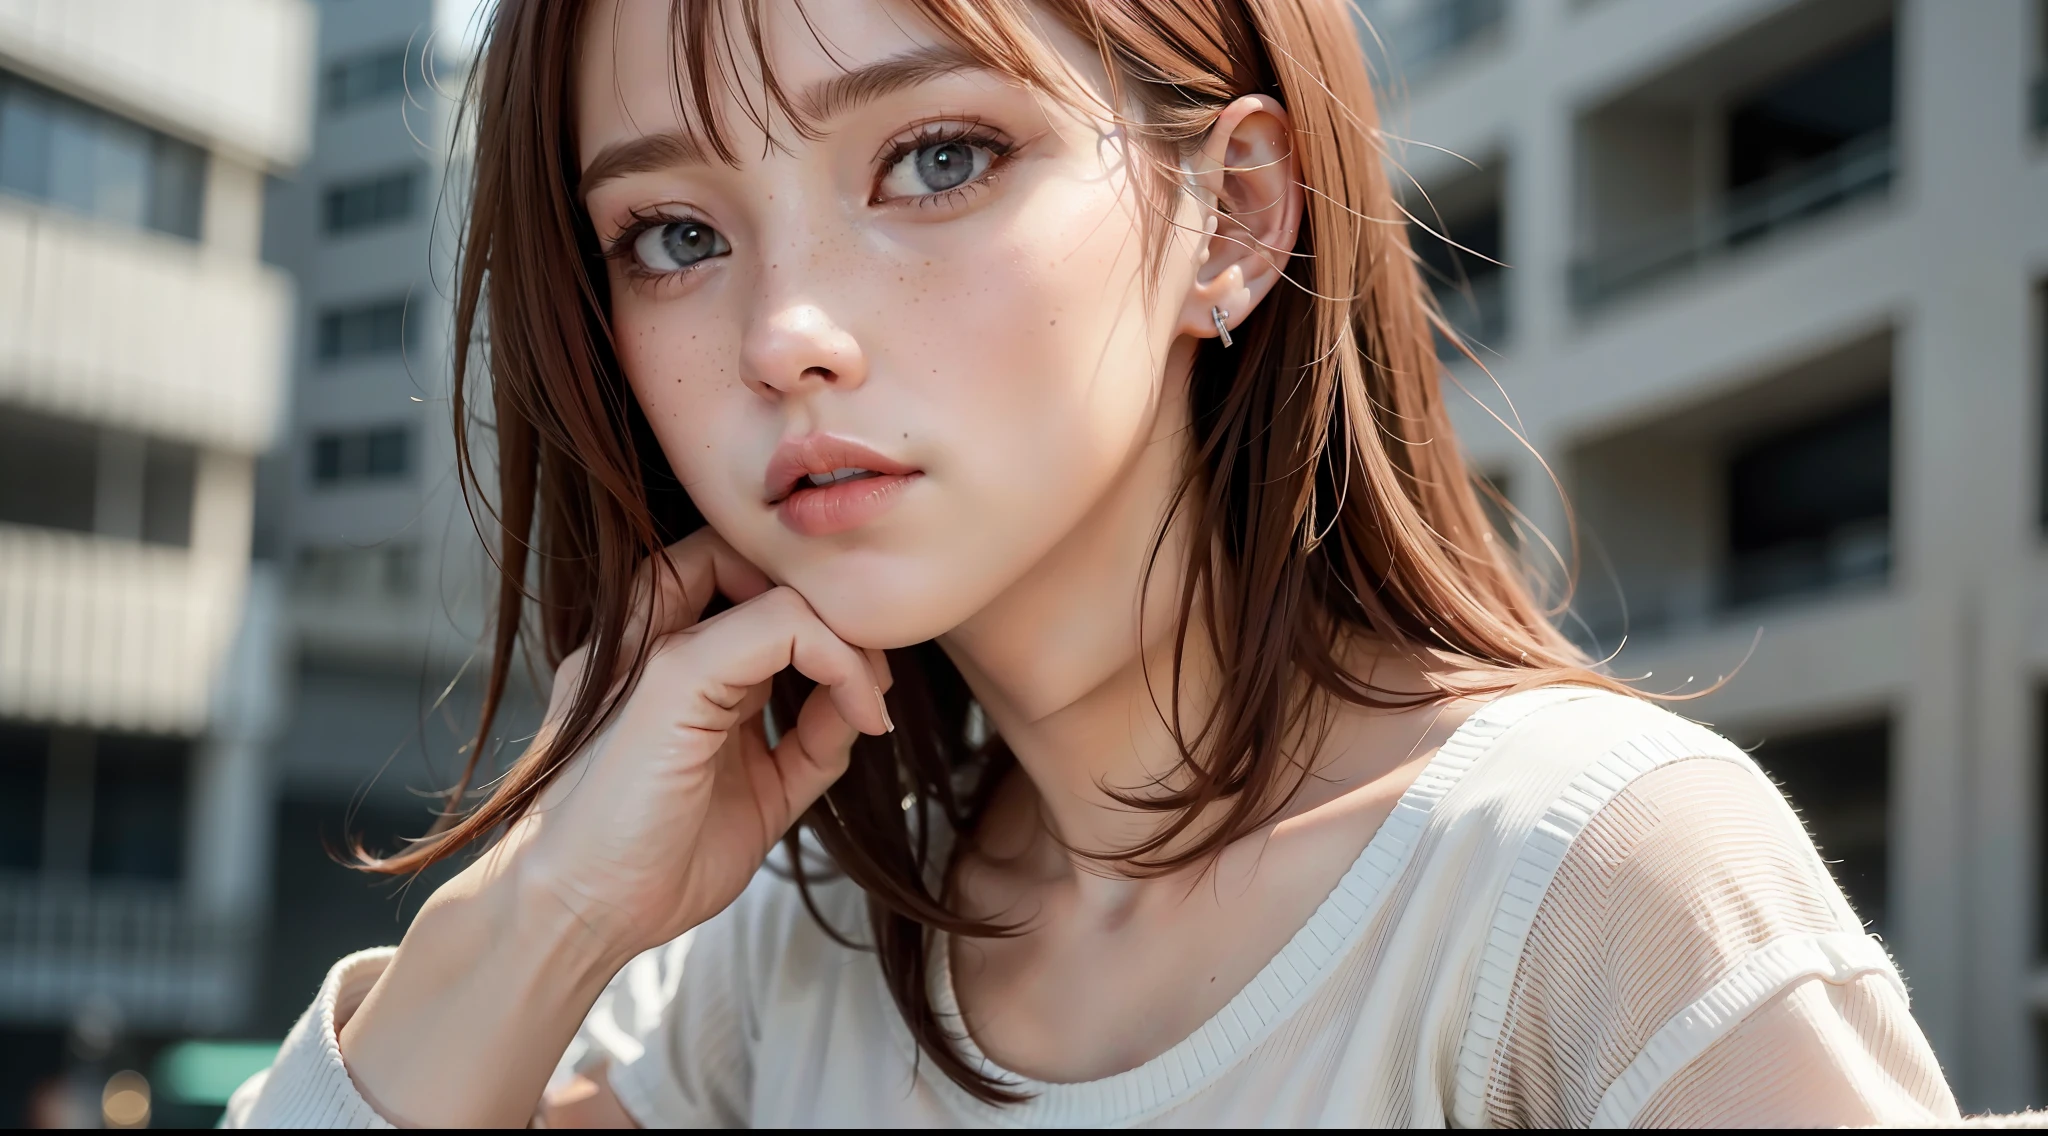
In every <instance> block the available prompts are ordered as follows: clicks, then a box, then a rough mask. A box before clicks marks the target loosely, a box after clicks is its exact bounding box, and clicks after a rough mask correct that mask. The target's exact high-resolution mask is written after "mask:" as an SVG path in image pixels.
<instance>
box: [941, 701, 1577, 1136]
mask: <svg viewBox="0 0 2048 1136" xmlns="http://www.w3.org/2000/svg"><path fill="white" fill-rule="evenodd" d="M1591 693H1594V692H1593V691H1592V690H1591V689H1590V688H1586V687H1576V686H1564V687H1542V688H1539V689H1536V690H1529V691H1522V692H1518V693H1515V694H1510V695H1506V696H1503V697H1500V698H1496V699H1494V700H1493V701H1491V702H1488V703H1487V704H1485V705H1484V706H1481V707H1479V708H1478V709H1477V710H1475V711H1473V712H1472V715H1471V716H1470V717H1468V718H1466V719H1465V721H1464V722H1463V723H1461V724H1460V725H1459V726H1458V728H1457V729H1456V730H1453V731H1452V732H1451V736H1450V737H1449V738H1447V739H1445V741H1444V743H1443V744H1442V745H1441V746H1439V747H1438V749H1437V752H1436V755H1435V756H1434V757H1432V758H1430V760H1429V762H1428V764H1426V765H1424V766H1423V768H1422V772H1421V773H1419V774H1417V775H1416V778H1415V780H1414V781H1413V782H1412V783H1410V784H1409V786H1408V788H1407V789H1406V790H1405V791H1404V792H1402V794H1401V796H1400V798H1399V799H1398V800H1396V801H1395V802H1394V808H1393V810H1392V811H1391V812H1389V813H1388V814H1387V817H1386V819H1385V820H1383V821H1381V822H1380V827H1379V830H1378V831H1376V832H1374V833H1373V835H1372V839H1370V840H1368V841H1367V842H1366V845H1365V848H1364V849H1363V850H1362V851H1360V852H1359V854H1358V857H1357V858H1356V859H1355V860H1353V861H1352V862H1351V866H1350V867H1349V868H1347V869H1346V870H1345V872H1344V874H1343V876H1341V877H1340V878H1339V879H1338V880H1337V883H1336V886H1334V887H1332V888H1331V889H1330V894H1329V895H1327V896H1326V897H1324V899H1323V901H1322V902H1321V903H1320V904H1318V905H1317V906H1316V909H1315V911H1314V913H1313V914H1311V915H1310V916H1309V918H1308V922H1306V923H1304V924H1303V925H1302V927H1301V929H1300V930H1298V931H1296V932H1295V933H1294V935H1293V936H1292V937H1291V938H1289V939H1288V941H1287V944H1286V945H1285V946H1283V947H1281V948H1280V950H1279V952H1278V953H1277V954H1275V955H1274V956H1273V957H1272V958H1271V959H1270V960H1268V961H1267V963H1266V965H1265V966H1264V967H1261V968H1260V970H1259V972H1258V973H1257V974H1255V975H1253V976H1252V978H1251V981H1249V982H1247V983H1246V984H1245V985H1244V987H1243V988H1242V989H1240V990H1239V991H1238V992H1237V993H1236V994H1235V995H1234V996H1233V997H1232V998H1231V999H1230V1001H1228V1002H1226V1003H1224V1005H1223V1008H1222V1009H1220V1010H1218V1011H1217V1012H1216V1013H1215V1014H1214V1015H1213V1016H1211V1017H1210V1018H1209V1020H1208V1021H1206V1022H1204V1023H1203V1024H1202V1025H1201V1026H1200V1027H1198V1028H1197V1029H1196V1030H1195V1032H1193V1033H1191V1034H1189V1035H1188V1036H1187V1037H1185V1038H1182V1039H1181V1040H1180V1041H1179V1042H1177V1043H1176V1044H1174V1045H1173V1046H1172V1047H1171V1048H1169V1049H1168V1050H1167V1051H1166V1052H1164V1053H1162V1054H1160V1055H1159V1056H1157V1057H1154V1058H1153V1059H1151V1060H1150V1061H1147V1062H1145V1063H1144V1064H1142V1065H1139V1066H1137V1067H1135V1068H1132V1069H1127V1070H1125V1071H1123V1072H1121V1073H1112V1074H1110V1075H1109V1076H1107V1077H1101V1078H1097V1079H1096V1080H1092V1081H1040V1080H1037V1079H1035V1078H1031V1077H1026V1076H1024V1075H1023V1074H1020V1073H1015V1072H1012V1071H1010V1070H1008V1069H1005V1068H1003V1067H1002V1066H1000V1065H998V1064H997V1063H996V1062H995V1061H994V1060H992V1059H991V1058H989V1056H988V1055H987V1054H985V1053H983V1052H982V1051H981V1047H980V1046H979V1045H977V1044H976V1043H975V1041H974V1038H973V1037H972V1035H970V1034H969V1033H968V1032H967V1030H966V1029H965V1028H964V1026H963V1025H962V1022H963V1019H962V1017H961V1014H960V1003H959V1000H958V998H957V996H956V995H955V993H954V990H953V965H952V951H951V945H950V943H949V942H948V941H947V937H946V936H944V935H939V936H935V937H934V942H933V949H932V959H933V961H932V981H931V987H932V1003H933V1005H932V1008H933V1010H934V1011H935V1012H936V1015H937V1017H938V1018H939V1020H940V1021H941V1022H945V1023H948V1025H949V1026H951V1027H952V1028H953V1029H954V1032H955V1035H956V1037H957V1038H958V1041H957V1042H956V1044H957V1046H958V1048H959V1051H960V1054H961V1056H962V1057H964V1058H966V1060H967V1063H968V1065H969V1066H970V1067H974V1068H978V1069H980V1070H981V1072H982V1073H983V1074H985V1075H987V1076H990V1077H994V1078H997V1079H998V1080H1002V1081H1007V1082H1010V1083H1011V1084H1012V1085H1013V1086H1014V1087H1015V1088H1016V1089H1017V1090H1018V1091H1020V1092H1022V1093H1025V1094H1027V1098H1028V1099H1026V1100H1024V1101H1023V1102H1021V1103H1018V1104H1011V1105H1000V1106H998V1105H990V1104H987V1103H985V1102H983V1101H979V1100H976V1099H975V1098H973V1097H972V1096H969V1095H968V1094H967V1092H966V1091H965V1090H963V1089H961V1088H960V1087H959V1086H958V1085H955V1084H953V1083H952V1082H951V1081H950V1080H949V1079H947V1078H945V1077H934V1078H932V1080H933V1081H936V1082H940V1083H942V1084H943V1090H944V1091H946V1092H947V1093H949V1094H950V1095H951V1097H952V1098H953V1100H954V1102H955V1104H956V1106H957V1107H959V1108H961V1109H962V1110H963V1111H965V1112H967V1113H969V1114H970V1115H973V1116H974V1117H976V1118H977V1119H979V1120H980V1121H982V1122H985V1123H990V1124H996V1125H1001V1126H1004V1127H1020V1128H1037V1127H1071V1126H1080V1125H1087V1126H1104V1125H1119V1124H1131V1123H1136V1122H1138V1121H1141V1120H1143V1119H1144V1118H1145V1117H1146V1116H1148V1115H1151V1114H1153V1113H1157V1112H1159V1111H1161V1110H1163V1109H1165V1108H1168V1107H1170V1106H1172V1105H1173V1104H1174V1103H1176V1102H1177V1101H1178V1100H1179V1099H1181V1098H1183V1097H1185V1096H1187V1095H1188V1094H1189V1093H1191V1092H1193V1091H1194V1090H1197V1089H1199V1088H1201V1087H1203V1086H1204V1085H1206V1084H1208V1083H1209V1082H1210V1081H1212V1080H1214V1079H1215V1078H1216V1077H1217V1076H1219V1075H1220V1074H1222V1073H1223V1072H1224V1071H1226V1070H1227V1069H1229V1068H1230V1067H1231V1066H1232V1065H1234V1064H1235V1063H1236V1062H1237V1061H1238V1060H1239V1059H1240V1058H1241V1057H1243V1056H1244V1055H1245V1054H1246V1053H1248V1052H1250V1051H1251V1050H1252V1049H1253V1048H1254V1047H1255V1046H1256V1045H1257V1044H1258V1043H1259V1042H1260V1041H1262V1040H1264V1038H1265V1037H1266V1035H1267V1034H1269V1033H1270V1032H1271V1031H1272V1030H1273V1029H1274V1028H1275V1027H1276V1026H1278V1025H1279V1024H1280V1023H1282V1022H1284V1021H1286V1020H1287V1018H1288V1017H1289V1016H1291V1015H1292V1014H1293V1012H1294V1011H1295V1010H1296V1009H1297V1008H1298V1007H1299V1006H1300V1005H1301V1003H1302V1002H1303V1001H1304V1000H1306V999H1307V997H1308V996H1309V995H1310V994H1312V993H1313V992H1314V990H1315V988H1316V987H1317V986H1318V985H1320V984H1321V982H1322V981H1323V979H1324V978H1326V977H1327V976H1328V974H1329V972H1330V971H1331V969H1332V967H1333V965H1334V964H1335V963H1336V962H1337V961H1338V960H1339V959H1340V958H1342V956H1343V955H1344V954H1346V953H1347V952H1348V951H1349V949H1350V948H1351V947H1352V946H1353V945H1354V944H1355V943H1356V941H1357V938H1358V936H1359V934H1360V933H1361V932H1362V931H1363V930H1364V928H1365V927H1366V925H1367V924H1368V923H1369V922H1370V919H1371V916H1372V915H1373V913H1374V912H1375V911H1376V910H1377V909H1378V908H1379V906H1380V903H1381V901H1382V900H1383V899H1384V898H1385V895H1386V891H1387V887H1388V885H1389V884H1391V883H1392V882H1393V881H1394V880H1395V878H1396V877H1398V876H1399V875H1400V874H1401V872H1402V871H1403V869H1405V868H1406V867H1407V866H1408V862H1409V860H1410V859H1411V858H1412V856H1413V855H1414V852H1415V848H1416V845H1417V843H1418V842H1419V841H1420V839H1421V837H1422V835H1423V832H1424V829H1425V828H1426V827H1427V825H1428V823H1429V820H1430V818H1431V816H1432V815H1433V814H1434V813H1435V811H1436V808H1437V806H1438V805H1439V804H1440V803H1441V802H1442V801H1443V799H1444V798H1445V797H1446V796H1448V795H1449V793H1450V791H1451V790H1452V789H1453V788H1455V787H1456V786H1457V784H1458V782H1459V781H1460V780H1461V779H1462V778H1463V777H1464V775H1465V773H1466V772H1467V771H1468V770H1470V769H1471V768H1472V767H1473V765H1475V764H1477V762H1478V761H1479V759H1480V758H1482V757H1484V756H1485V755H1486V753H1487V752H1488V751H1489V750H1490V749H1492V748H1493V745H1494V743H1495V742H1496V741H1497V740H1498V739H1499V737H1500V735H1501V734H1502V733H1504V732H1506V730H1507V729H1508V728H1509V727H1510V726H1512V725H1514V724H1515V723H1517V722H1519V721H1520V720H1521V719H1522V718H1524V717H1526V714H1527V712H1529V711H1533V710H1535V709H1538V708H1540V707H1541V706H1543V705H1548V704H1549V703H1551V702H1553V701H1565V700H1569V699H1570V698H1573V697H1577V696H1579V695H1581V694H1591ZM1531 703H1535V705H1531ZM1510 711H1514V712H1513V713H1510ZM906 1040H907V1037H906Z"/></svg>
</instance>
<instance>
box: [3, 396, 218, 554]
mask: <svg viewBox="0 0 2048 1136" xmlns="http://www.w3.org/2000/svg"><path fill="white" fill-rule="evenodd" d="M198 464H199V452H198V450H197V449H195V448H194V447H192V446H190V445H187V444H185V443H182V442H170V441H165V440H163V439H160V438H145V437H143V436H141V435H139V434H132V433H129V432H128V431H124V430H116V429H112V428H109V427H102V426H95V425H92V424H90V423H85V422H78V421H74V420H71V419H67V418H59V417H56V416H53V415H47V414H38V413H35V412H34V411H27V410H13V409H4V410H0V523H5V524H15V525H28V526H33V527H36V528H48V529H62V530H65V531H69V532H85V533H90V532H96V533H99V534H101V535H103V536H110V537H116V538H118V539H122V540H142V541H147V542H149V543H151V544H167V545H173V546H177V547H186V546H189V545H190V544H191V542H192V495H193V492H194V489H195V487H196V485H197V477H198Z"/></svg>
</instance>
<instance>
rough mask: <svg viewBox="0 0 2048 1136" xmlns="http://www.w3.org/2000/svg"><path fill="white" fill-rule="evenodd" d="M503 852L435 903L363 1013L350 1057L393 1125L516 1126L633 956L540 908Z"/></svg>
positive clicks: (367, 1094)
mask: <svg viewBox="0 0 2048 1136" xmlns="http://www.w3.org/2000/svg"><path fill="white" fill-rule="evenodd" d="M494 855H495V854H486V855H485V856H484V857H483V858H482V859H480V860H479V861H477V862H476V863H474V864H471V865H470V866H469V868H467V869H465V870H464V871H463V872H461V873H460V874H458V875H457V876H456V877H455V878H454V879H452V880H450V881H449V882H448V883H447V884H444V885H443V886H442V887H441V888H440V889H439V890H437V891H436V892H435V893H434V895H433V896H432V897H431V898H430V899H428V901H427V903H426V904H425V906H423V907H422V908H421V910H420V914H419V916H418V917H417V918H416V919H414V920H413V924H412V926H411V928H409V929H408V930H407V931H406V934H405V939H404V942H403V943H401V944H400V946H399V949H398V952H397V954H396V955H395V956H393V958H392V960H391V964H390V965H389V966H388V967H387V968H386V969H385V971H384V973H383V975H382V976H380V977H379V979H378V981H377V984H376V986H375V987H374V988H373V989H372V990H371V992H370V995H369V997H368V998H367V999H365V1001H364V1003H363V1005H362V1008H361V1009H360V1010H358V1011H357V1013H356V1015H355V1016H354V1017H353V1018H351V1019H350V1020H349V1021H348V1022H347V1024H345V1025H343V1026H342V1027H341V1031H340V1032H341V1036H340V1037H339V1038H338V1039H337V1040H338V1041H339V1042H340V1045H341V1051H342V1057H343V1060H344V1062H345V1063H346V1064H347V1066H348V1069H349V1072H350V1074H351V1076H352V1077H353V1078H354V1080H355V1082H356V1085H357V1087H358V1089H359V1090H360V1091H361V1092H362V1095H363V1097H364V1099H366V1100H367V1101H369V1102H370V1104H371V1106H372V1107H373V1108H375V1109H377V1111H378V1112H380V1113H382V1114H383V1115H384V1116H386V1117H387V1118H389V1119H392V1120H394V1121H402V1122H404V1123H407V1124H412V1125H422V1126H431V1127H443V1126H467V1125H477V1124H485V1125H490V1126H515V1127H516V1126H519V1125H523V1124H524V1123H525V1122H526V1119H527V1118H528V1116H529V1115H530V1114H531V1112H532V1109H533V1108H534V1106H535V1104H536V1102H538V1100H539V1099H540V1092H541V1089H542V1087H543V1086H544V1085H545V1084H546V1082H547V1078H548V1075H549V1073H551V1072H552V1071H553V1069H554V1066H555V1062H556V1061H557V1059H558V1058H559V1057H560V1056H561V1054H562V1050H563V1048H564V1047H565V1046H566V1045H567V1044H568V1042H569V1039H570V1037H571V1036H572V1035H573V1034H574V1033H575V1031H576V1027H577V1026H578V1025H580V1024H581V1023H582V1021H583V1018H584V1016H585V1015H586V1014H587V1013H588V1012H589V1010H590V1006H591V1003H593V1002H595V1001H596V999H597V996H598V994H599V993H601V992H602V991H603V989H604V986H605V983H607V982H608V981H610V979H611V976H612V975H614V974H616V973H617V972H618V969H619V967H621V966H623V965H624V964H625V962H626V961H627V960H628V959H630V958H631V954H630V953H622V952H621V951H620V950H618V949H616V948H614V947H613V946H612V945H611V944H609V943H608V942H607V941H605V940H604V939H602V938H600V937H599V936H597V935H595V934H593V933H592V932H591V931H590V929H589V928H588V927H587V926H584V925H583V924H582V923H581V921H579V920H577V919H575V918H574V916H573V913H572V912H570V911H569V910H568V909H566V908H564V907H562V905H561V904H560V903H559V902H548V901H546V900H544V899H543V900H541V901H538V902H536V901H533V900H532V899H531V897H529V896H526V895H523V894H522V889H521V888H520V887H518V886H517V878H516V875H510V876H509V877H508V876H506V875H501V874H500V873H497V872H494V871H493V859H494Z"/></svg>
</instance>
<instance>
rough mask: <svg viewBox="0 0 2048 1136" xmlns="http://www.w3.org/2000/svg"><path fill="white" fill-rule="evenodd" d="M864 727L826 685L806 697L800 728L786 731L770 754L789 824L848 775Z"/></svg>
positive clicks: (784, 819)
mask: <svg viewBox="0 0 2048 1136" xmlns="http://www.w3.org/2000/svg"><path fill="white" fill-rule="evenodd" d="M859 737H860V731H859V730H856V729H854V728H853V727H852V726H850V725H848V724H847V721H846V719H845V718H844V717H842V716H841V715H840V713H839V707H838V705H837V704H835V703H834V702H833V701H832V698H831V696H830V695H829V694H827V693H826V690H825V688H823V687H819V688H818V689H817V690H814V691H812V692H811V696H810V697H809V698H806V699H804V704H803V708H802V709H800V710H798V711H797V715H796V728H795V729H793V730H791V731H790V732H789V733H787V734H785V735H783V738H782V741H781V744H779V745H777V746H776V747H775V750H774V753H773V754H772V755H771V757H770V758H769V761H770V762H771V763H772V764H773V770H772V772H771V774H770V775H771V776H773V777H774V778H775V779H776V782H777V787H776V791H777V792H779V793H780V794H781V796H782V801H783V807H784V810H785V811H784V812H783V815H782V816H781V817H780V818H779V820H780V824H781V827H782V828H785V829H786V828H788V827H789V826H790V825H791V824H794V823H795V822H796V818H797V817H800V816H802V815H803V812H804V810H805V809H808V808H810V807H811V805H812V804H813V803H814V802H816V801H817V799H818V798H819V797H822V796H824V795H825V790H827V789H830V788H831V787H832V783H833V782H834V781H837V780H839V778H840V777H842V776H844V775H845V773H846V770H847V767H848V766H849V765H850V764H851V763H852V760H853V743H854V741H855V739H857V738H859Z"/></svg>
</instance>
